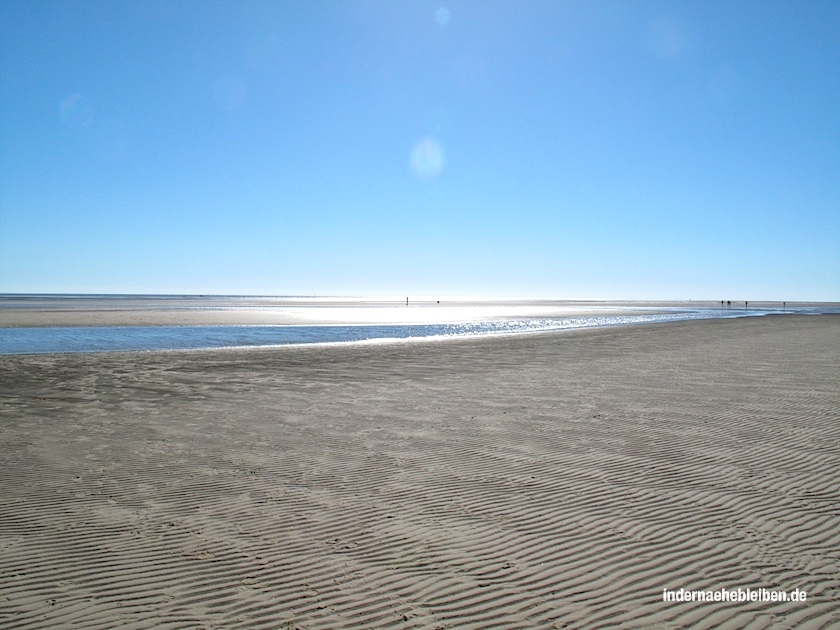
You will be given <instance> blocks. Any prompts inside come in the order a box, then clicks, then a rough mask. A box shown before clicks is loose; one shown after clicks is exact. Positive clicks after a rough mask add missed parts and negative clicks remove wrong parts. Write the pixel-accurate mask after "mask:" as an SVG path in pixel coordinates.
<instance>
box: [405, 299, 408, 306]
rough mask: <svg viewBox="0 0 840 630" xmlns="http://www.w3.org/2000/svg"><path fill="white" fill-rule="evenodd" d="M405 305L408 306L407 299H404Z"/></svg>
mask: <svg viewBox="0 0 840 630" xmlns="http://www.w3.org/2000/svg"><path fill="white" fill-rule="evenodd" d="M405 305H406V306H408V298H405Z"/></svg>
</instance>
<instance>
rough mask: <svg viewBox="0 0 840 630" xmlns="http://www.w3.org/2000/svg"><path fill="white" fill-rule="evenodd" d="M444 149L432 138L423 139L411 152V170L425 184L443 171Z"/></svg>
mask: <svg viewBox="0 0 840 630" xmlns="http://www.w3.org/2000/svg"><path fill="white" fill-rule="evenodd" d="M443 164H444V154H443V147H441V146H440V143H438V141H437V140H435V139H434V138H432V137H430V136H426V137H424V138H421V139H420V140H418V141H417V142H416V143H415V144H414V148H413V149H412V150H411V170H412V171H413V172H414V174H415V175H416V176H417V178H418V179H420V180H421V181H424V182H428V181H431V180H433V179H434V178H435V177H437V176H438V175H440V172H441V170H443Z"/></svg>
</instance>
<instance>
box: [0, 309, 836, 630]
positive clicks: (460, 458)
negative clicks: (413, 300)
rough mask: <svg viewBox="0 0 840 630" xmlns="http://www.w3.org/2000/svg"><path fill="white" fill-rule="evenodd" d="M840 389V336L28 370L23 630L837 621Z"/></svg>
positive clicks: (7, 538)
mask: <svg viewBox="0 0 840 630" xmlns="http://www.w3.org/2000/svg"><path fill="white" fill-rule="evenodd" d="M838 368H840V318H837V317H834V316H819V317H800V316H787V317H762V318H748V319H738V320H708V321H701V322H684V323H671V324H656V325H646V326H637V327H627V328H616V329H600V330H586V331H570V332H564V333H556V334H546V335H532V336H523V337H506V338H497V339H478V340H468V341H464V340H462V341H450V342H446V343H436V344H431V343H430V344H422V343H421V344H389V345H383V346H346V347H318V348H306V347H296V348H279V349H251V350H247V351H230V350H228V351H204V352H159V353H120V354H102V355H64V356H60V355H42V356H25V357H21V356H17V357H8V356H7V357H0V382H2V383H3V387H2V393H1V394H0V402H2V407H0V409H1V410H2V415H3V422H2V425H0V445H2V449H0V486H2V496H3V501H2V503H1V504H0V592H1V593H2V598H0V625H2V626H3V627H4V628H47V627H57V626H64V627H79V628H98V627H115V626H118V625H127V626H129V627H137V628H145V627H149V628H151V627H155V628H160V627H164V628H166V627H172V628H184V627H195V628H198V627H204V628H222V627H224V628H278V627H299V628H371V627H383V628H384V627H389V628H390V627H393V628H491V627H492V628H495V627H505V628H561V627H566V628H598V627H604V628H606V627H626V628H637V627H666V628H667V627H686V626H691V627H698V628H703V627H708V628H713V627H725V628H726V627H728V628H742V627H746V626H749V627H756V628H761V627H814V628H827V627H831V626H833V625H836V624H837V623H839V622H840V598H839V597H838V587H840V552H838V549H840V512H838V509H837V506H838V505H840V469H838V466H837V465H836V463H837V461H840V457H838V456H840V388H838V387H837V375H838V373H840V369H838ZM762 586H764V587H768V588H774V589H785V590H788V591H792V590H793V589H794V588H800V589H805V590H806V591H807V592H808V600H807V602H805V603H793V602H789V603H783V604H782V603H773V604H767V603H750V604H734V603H728V604H701V603H696V602H695V603H679V604H674V603H663V602H662V599H661V593H662V589H663V588H665V587H667V588H672V589H678V588H681V587H682V588H686V589H689V588H690V589H701V588H702V589H706V588H719V587H725V588H737V587H751V588H757V587H762Z"/></svg>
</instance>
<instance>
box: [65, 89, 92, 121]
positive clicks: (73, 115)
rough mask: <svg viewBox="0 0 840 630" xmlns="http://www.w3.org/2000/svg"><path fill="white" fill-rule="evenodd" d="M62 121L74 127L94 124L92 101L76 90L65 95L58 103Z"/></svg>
mask: <svg viewBox="0 0 840 630" xmlns="http://www.w3.org/2000/svg"><path fill="white" fill-rule="evenodd" d="M58 111H59V115H60V116H61V122H63V123H64V124H65V125H67V126H68V127H73V128H74V129H84V128H85V127H90V125H92V124H93V107H91V104H90V101H88V99H86V98H85V97H84V96H82V95H81V94H79V93H78V92H76V93H75V94H71V95H70V96H65V97H64V98H63V99H61V102H60V103H59V104H58Z"/></svg>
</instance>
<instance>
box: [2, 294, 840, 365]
mask: <svg viewBox="0 0 840 630" xmlns="http://www.w3.org/2000/svg"><path fill="white" fill-rule="evenodd" d="M132 297H133V298H134V299H135V302H138V301H139V302H142V308H143V309H148V308H149V304H150V303H151V304H154V303H155V297H154V296H144V297H143V298H142V299H138V298H136V296H132ZM27 298H28V299H29V301H27ZM79 298H80V299H83V300H85V301H86V303H88V305H89V304H90V303H93V304H97V305H99V306H100V307H101V306H102V304H103V303H104V304H109V303H113V302H114V300H119V299H121V298H119V297H116V298H115V297H113V296H108V297H100V296H79ZM109 301H110V302H109ZM123 303H125V302H123ZM21 304H23V305H24V306H23V308H33V309H34V308H38V305H39V301H38V299H36V298H32V297H28V296H0V311H2V309H4V308H21ZM129 308H131V307H130V306H129ZM326 308H329V306H327V307H326ZM617 310H618V311H620V312H619V313H617V314H604V313H603V312H601V311H603V309H598V313H597V314H585V313H584V314H582V315H580V314H576V315H574V316H558V317H527V316H517V317H511V318H504V317H499V316H498V315H496V316H494V317H492V318H487V319H481V318H479V319H475V318H472V319H470V320H469V321H450V322H446V321H443V322H430V323H425V322H424V323H396V324H393V323H386V324H383V323H370V324H365V323H344V324H334V323H329V324H306V325H296V324H287V325H201V326H195V325H179V326H68V327H57V326H47V327H44V326H39V327H26V326H24V327H9V328H2V327H0V354H4V355H11V354H51V353H84V352H136V351H161V350H201V349H213V348H217V349H218V348H247V347H272V346H288V345H301V344H325V343H328V344H335V343H341V344H346V343H377V342H388V341H397V340H403V341H415V340H432V339H456V338H468V337H477V336H491V335H514V334H533V333H545V332H551V331H562V330H572V329H581V328H601V327H607V326H631V325H643V324H653V323H662V322H677V321H686V320H700V319H720V318H734V317H760V316H767V315H790V314H800V315H801V314H806V315H822V314H840V306H838V305H836V304H822V305H820V304H807V305H802V304H798V305H796V304H790V305H788V304H784V305H782V304H781V303H779V304H773V305H770V306H762V307H759V308H749V307H747V306H740V308H738V307H724V306H718V305H714V306H708V305H706V306H691V305H688V304H686V305H681V306H662V305H656V306H649V305H643V306H639V305H635V306H628V305H627V304H623V305H622V307H621V308H620V309H617ZM628 311H630V312H628Z"/></svg>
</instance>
